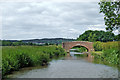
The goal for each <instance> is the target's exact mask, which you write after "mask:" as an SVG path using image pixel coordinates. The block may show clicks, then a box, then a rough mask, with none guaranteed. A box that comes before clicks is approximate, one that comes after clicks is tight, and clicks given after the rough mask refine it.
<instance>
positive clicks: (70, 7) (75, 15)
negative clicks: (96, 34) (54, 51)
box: [1, 2, 105, 39]
mask: <svg viewBox="0 0 120 80" xmlns="http://www.w3.org/2000/svg"><path fill="white" fill-rule="evenodd" d="M1 10H2V17H3V19H2V24H3V25H2V26H3V27H2V28H3V29H2V31H3V39H33V38H52V37H57V38H58V37H63V38H77V37H78V36H79V35H80V34H82V33H83V32H84V31H85V30H89V29H93V30H105V25H104V20H103V15H102V14H100V13H99V6H98V4H97V2H39V3H16V2H13V3H1ZM91 25H92V26H93V27H92V26H91Z"/></svg>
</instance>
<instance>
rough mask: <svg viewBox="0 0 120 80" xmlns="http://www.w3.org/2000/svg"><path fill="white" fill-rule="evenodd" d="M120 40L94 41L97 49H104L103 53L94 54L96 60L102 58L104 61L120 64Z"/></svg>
mask: <svg viewBox="0 0 120 80" xmlns="http://www.w3.org/2000/svg"><path fill="white" fill-rule="evenodd" d="M119 43H120V41H115V42H94V44H93V46H94V49H95V50H96V51H102V53H101V54H95V53H94V52H93V53H92V55H94V57H95V60H98V59H100V60H101V61H102V62H108V63H110V64H116V65H118V66H120V65H119V64H120V46H119Z"/></svg>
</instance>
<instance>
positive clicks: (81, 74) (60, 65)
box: [8, 52, 118, 78]
mask: <svg viewBox="0 0 120 80" xmlns="http://www.w3.org/2000/svg"><path fill="white" fill-rule="evenodd" d="M75 54H81V53H76V52H70V55H71V56H66V57H61V58H59V59H53V60H52V61H51V62H50V64H49V65H48V66H43V67H29V68H22V69H21V70H20V71H15V72H13V73H12V74H10V75H8V77H10V78H118V69H117V68H115V67H110V66H107V65H104V64H96V63H93V58H91V57H78V56H75Z"/></svg>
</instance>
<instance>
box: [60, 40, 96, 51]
mask: <svg viewBox="0 0 120 80" xmlns="http://www.w3.org/2000/svg"><path fill="white" fill-rule="evenodd" d="M62 46H63V48H64V49H65V50H66V52H69V51H70V49H71V48H72V47H74V46H83V47H86V48H87V49H88V52H91V51H94V48H93V42H88V41H71V42H64V43H62Z"/></svg>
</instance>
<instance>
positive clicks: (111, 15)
mask: <svg viewBox="0 0 120 80" xmlns="http://www.w3.org/2000/svg"><path fill="white" fill-rule="evenodd" d="M98 4H99V5H100V13H103V14H104V20H105V25H106V26H107V27H106V30H108V31H113V30H118V29H119V27H120V1H119V0H116V1H114V2H112V1H109V2H107V0H104V1H103V0H102V1H100V2H99V3H98Z"/></svg>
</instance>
